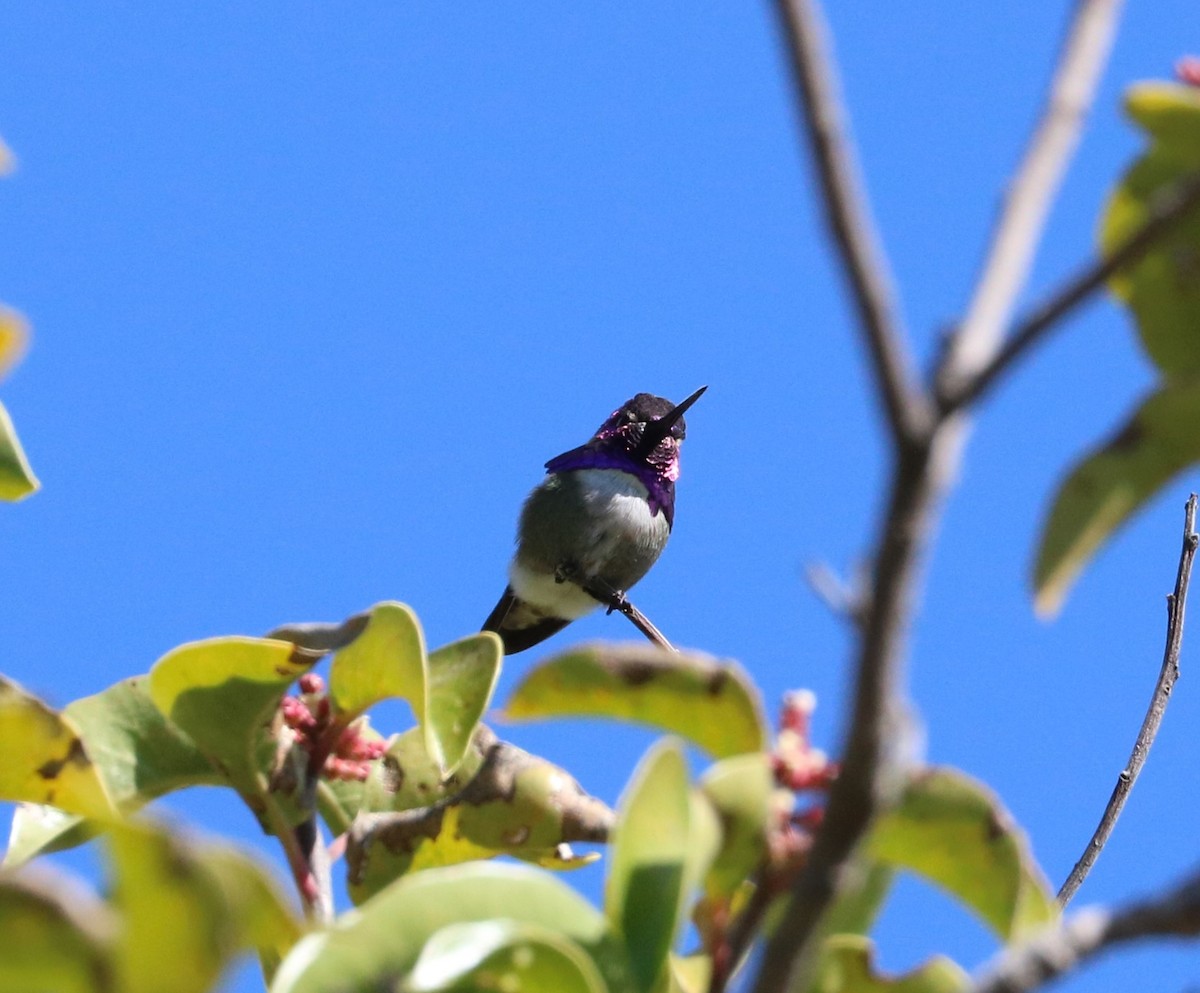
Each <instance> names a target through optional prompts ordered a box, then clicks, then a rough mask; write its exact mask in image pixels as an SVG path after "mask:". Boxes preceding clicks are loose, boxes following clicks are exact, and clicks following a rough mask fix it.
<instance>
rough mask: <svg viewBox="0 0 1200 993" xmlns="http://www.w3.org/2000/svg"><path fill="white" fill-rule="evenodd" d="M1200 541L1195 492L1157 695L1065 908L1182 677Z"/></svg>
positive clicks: (1066, 891)
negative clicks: (1190, 585) (1181, 663)
mask: <svg viewBox="0 0 1200 993" xmlns="http://www.w3.org/2000/svg"><path fill="white" fill-rule="evenodd" d="M1198 543H1200V535H1197V534H1196V494H1195V493H1193V494H1192V495H1191V497H1190V498H1189V499H1188V502H1187V509H1186V510H1185V511H1184V520H1183V550H1182V551H1181V552H1180V553H1179V569H1178V571H1177V572H1176V574H1175V590H1174V592H1173V593H1171V595H1170V596H1168V597H1167V644H1166V647H1165V648H1164V649H1163V661H1162V667H1161V669H1160V670H1159V673H1158V681H1157V682H1156V683H1155V686H1154V694H1153V695H1152V696H1151V698H1150V708H1149V709H1148V710H1147V711H1146V717H1145V718H1144V719H1143V721H1142V726H1141V729H1140V730H1139V731H1138V736H1137V740H1136V741H1135V742H1134V744H1133V752H1132V753H1131V754H1130V756H1129V761H1128V762H1127V763H1126V764H1125V768H1124V769H1122V770H1121V774H1120V776H1118V777H1117V785H1116V786H1115V787H1113V791H1112V796H1111V797H1109V800H1108V804H1107V805H1106V806H1105V808H1104V814H1103V815H1102V816H1101V818H1100V823H1099V824H1098V825H1097V827H1096V830H1095V832H1094V833H1093V834H1092V839H1091V841H1089V842H1088V846H1087V848H1085V849H1084V852H1083V854H1082V855H1081V856H1080V857H1079V861H1078V862H1076V863H1075V867H1074V868H1073V869H1072V870H1071V873H1070V875H1069V876H1067V879H1066V882H1064V883H1063V884H1062V889H1060V890H1059V891H1058V903H1059V906H1062V907H1065V906H1066V905H1067V904H1068V903H1070V901H1071V898H1072V897H1073V896H1074V895H1075V893H1076V891H1077V890H1078V889H1079V887H1080V886H1081V885H1082V884H1083V881H1084V879H1086V878H1087V875H1088V873H1089V872H1091V870H1092V866H1093V865H1095V864H1096V859H1097V858H1099V857H1100V852H1101V850H1102V849H1103V848H1104V846H1105V844H1106V843H1107V842H1108V838H1109V836H1110V835H1111V834H1112V831H1113V828H1114V827H1116V825H1117V818H1118V817H1120V816H1121V811H1122V810H1123V809H1124V807H1125V801H1126V800H1128V799H1129V794H1130V792H1131V791H1132V790H1133V784H1134V783H1135V782H1137V778H1138V775H1139V774H1140V773H1141V771H1142V766H1144V765H1145V764H1146V758H1147V757H1148V756H1149V754H1150V746H1151V745H1153V744H1154V739H1155V737H1156V736H1157V735H1158V729H1159V727H1160V726H1161V725H1162V719H1163V715H1164V714H1165V713H1166V711H1167V702H1168V701H1169V700H1170V698H1171V689H1172V688H1173V687H1174V685H1175V680H1176V679H1178V678H1179V651H1180V649H1181V648H1182V647H1183V620H1184V614H1185V613H1186V611H1187V593H1188V582H1189V580H1190V579H1191V576H1192V561H1193V559H1195V557H1196V546H1197V544H1198Z"/></svg>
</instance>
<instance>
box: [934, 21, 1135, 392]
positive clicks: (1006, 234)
mask: <svg viewBox="0 0 1200 993" xmlns="http://www.w3.org/2000/svg"><path fill="white" fill-rule="evenodd" d="M1121 7H1122V0H1077V2H1076V6H1075V13H1074V16H1073V17H1072V20H1071V25H1070V27H1069V29H1068V31H1067V36H1066V40H1065V42H1064V44H1063V47H1062V50H1061V52H1060V54H1059V58H1058V63H1057V68H1056V70H1055V73H1054V78H1053V80H1052V81H1051V84H1050V91H1049V94H1048V95H1047V98H1046V103H1045V108H1044V110H1043V112H1042V117H1041V120H1040V121H1039V123H1038V126H1037V128H1036V129H1035V131H1034V133H1033V135H1032V137H1031V139H1030V142H1029V147H1028V149H1027V150H1026V152H1025V157H1024V159H1023V160H1022V162H1021V165H1020V167H1019V168H1018V170H1017V173H1016V176H1015V177H1014V179H1013V182H1012V184H1011V186H1010V187H1009V191H1008V194H1007V196H1006V197H1005V200H1004V205H1003V207H1002V208H1001V211H1000V215H999V217H998V219H997V222H996V227H995V230H994V231H993V234H992V241H991V247H990V249H989V251H988V253H987V257H986V259H985V261H984V265H983V270H982V273H981V275H980V277H979V281H978V283H977V284H976V287H975V293H974V296H973V297H972V299H971V304H970V306H969V307H968V309H967V316H966V318H965V319H964V321H963V323H962V326H961V328H960V330H959V332H958V333H957V334H956V335H955V336H954V338H953V339H952V341H951V343H950V348H949V351H948V352H947V355H946V358H945V360H944V362H943V364H942V368H941V369H940V370H939V374H938V378H939V381H940V384H941V388H940V389H939V392H941V393H942V394H943V395H954V394H955V393H956V392H957V390H958V389H959V388H960V384H962V383H965V382H967V381H968V380H970V379H971V378H972V377H974V376H976V375H977V374H978V373H979V371H980V370H981V369H983V368H985V367H986V366H987V365H988V363H989V362H991V361H992V358H993V356H994V355H995V354H996V352H997V350H998V349H999V347H1000V341H1001V337H1002V335H1003V332H1004V330H1005V328H1006V327H1007V326H1008V324H1009V322H1010V321H1011V320H1012V312H1013V309H1014V308H1015V306H1016V302H1017V297H1018V296H1019V295H1020V293H1021V290H1022V288H1023V286H1024V285H1025V280H1026V278H1027V277H1028V275H1029V269H1030V267H1031V266H1032V264H1033V258H1034V254H1035V252H1036V250H1037V246H1038V244H1039V243H1040V241H1041V239H1042V231H1043V229H1044V227H1045V223H1046V217H1047V215H1048V214H1049V212H1050V207H1051V205H1052V203H1053V200H1054V196H1055V194H1056V193H1057V192H1058V187H1059V184H1060V182H1061V181H1062V177H1063V174H1064V173H1065V172H1066V169H1067V165H1068V163H1069V162H1070V159H1071V156H1072V154H1073V152H1074V150H1075V146H1076V145H1077V144H1078V141H1079V134H1080V131H1081V130H1082V128H1083V121H1084V118H1085V116H1086V115H1087V111H1088V108H1089V107H1090V106H1091V102H1092V96H1093V94H1094V92H1095V89H1096V85H1097V83H1098V82H1099V79H1100V74H1101V71H1102V70H1103V68H1104V64H1105V62H1106V61H1107V59H1108V52H1109V48H1110V47H1111V44H1112V38H1113V34H1114V33H1115V31H1116V25H1117V20H1118V18H1119V15H1120V12H1121Z"/></svg>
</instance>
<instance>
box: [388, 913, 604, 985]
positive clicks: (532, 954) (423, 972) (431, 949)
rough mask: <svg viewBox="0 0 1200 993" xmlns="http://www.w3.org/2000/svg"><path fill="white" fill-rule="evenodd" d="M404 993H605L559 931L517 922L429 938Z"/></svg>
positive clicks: (453, 929) (447, 930)
mask: <svg viewBox="0 0 1200 993" xmlns="http://www.w3.org/2000/svg"><path fill="white" fill-rule="evenodd" d="M403 989H404V990H405V993H450V991H463V993H466V991H470V990H503V991H504V993H551V991H553V993H606V987H605V985H604V978H603V977H602V976H601V975H600V971H599V970H598V969H597V968H596V966H595V964H594V963H593V962H592V960H591V958H590V957H589V956H588V954H587V953H586V952H585V951H584V950H583V949H582V948H580V947H579V946H578V945H576V944H575V943H574V942H573V941H570V940H569V939H567V938H563V937H562V936H561V935H560V934H558V932H557V931H554V930H551V929H550V928H546V927H539V926H537V925H535V924H519V923H517V922H516V921H481V922H479V923H474V924H451V925H449V926H448V927H444V928H442V930H441V931H439V932H437V934H435V935H433V937H431V938H430V939H429V941H428V942H427V943H426V945H425V948H424V949H423V950H422V952H421V955H420V958H418V959H417V964H416V966H415V967H414V968H413V971H412V972H411V973H409V975H408V977H407V978H406V979H405V981H404V983H403Z"/></svg>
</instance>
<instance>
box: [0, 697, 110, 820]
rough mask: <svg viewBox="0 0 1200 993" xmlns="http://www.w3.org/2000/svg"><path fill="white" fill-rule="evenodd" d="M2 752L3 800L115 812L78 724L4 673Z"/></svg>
mask: <svg viewBox="0 0 1200 993" xmlns="http://www.w3.org/2000/svg"><path fill="white" fill-rule="evenodd" d="M0 755H2V756H4V761H3V762H0V800H13V801H16V802H18V803H38V804H49V805H51V806H54V807H58V808H60V809H61V810H65V811H67V812H68V813H72V814H80V815H82V816H84V817H95V818H99V819H101V820H108V819H110V818H112V817H113V816H114V815H115V811H114V809H113V805H112V802H111V801H110V800H109V798H108V796H107V795H106V794H105V792H104V786H103V784H102V783H101V781H100V777H99V775H97V773H96V767H95V766H94V765H93V764H92V760H91V758H90V757H89V756H88V752H87V749H86V747H85V746H84V743H83V740H82V738H81V737H80V734H79V730H78V728H77V727H76V726H75V725H74V723H72V722H71V721H70V720H69V719H68V718H66V717H64V716H63V715H61V714H59V713H57V712H55V711H54V710H52V709H51V708H50V707H48V706H47V705H46V704H44V703H43V702H42V701H41V700H39V699H37V697H34V696H32V695H30V694H29V693H26V692H25V691H24V690H22V689H21V688H20V687H19V686H17V685H16V684H15V683H11V682H9V681H8V680H6V679H4V678H3V677H0Z"/></svg>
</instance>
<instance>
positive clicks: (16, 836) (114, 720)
mask: <svg viewBox="0 0 1200 993" xmlns="http://www.w3.org/2000/svg"><path fill="white" fill-rule="evenodd" d="M63 716H64V717H66V718H67V719H68V720H70V721H72V722H74V724H75V726H76V727H77V728H78V729H79V734H80V737H81V738H82V739H83V743H84V746H85V747H86V748H87V753H88V756H89V757H90V758H91V759H92V762H93V763H94V764H95V767H96V771H97V772H98V773H99V774H100V778H101V780H102V781H103V782H104V786H105V789H106V791H107V792H108V795H109V797H110V798H111V799H112V801H113V802H114V803H115V804H116V805H117V807H118V809H120V810H121V812H122V813H125V814H129V813H132V812H133V811H135V810H137V809H138V808H139V807H141V806H142V805H143V804H145V803H147V802H149V801H150V800H153V799H154V798H155V797H159V796H162V795H163V794H164V793H167V792H170V791H171V790H175V789H180V788H181V787H184V786H200V785H216V784H219V783H223V782H224V779H223V778H222V777H221V776H220V775H219V774H218V773H217V771H216V769H214V768H213V765H212V763H211V762H209V761H208V759H206V758H205V757H204V756H203V755H202V754H201V753H200V751H199V750H198V749H197V748H196V746H195V745H194V744H192V742H191V740H190V739H189V738H188V737H187V736H186V735H185V734H183V732H182V731H180V730H179V728H177V727H175V725H173V724H172V723H171V722H170V721H168V720H167V719H166V718H165V717H163V715H162V712H161V711H160V710H159V709H158V708H157V707H156V706H155V705H154V702H153V701H152V700H151V699H150V695H149V692H148V690H147V677H145V676H134V677H133V678H132V679H125V680H122V681H121V682H119V683H116V684H115V685H113V686H110V687H109V688H108V689H106V690H104V691H102V692H100V693H96V694H94V695H93V696H89V697H84V698H83V699H81V700H76V701H74V702H73V703H70V704H68V705H67V707H66V708H65V709H64V710H63ZM93 833H94V831H93V830H92V829H91V828H89V827H86V826H84V824H83V820H82V818H80V817H75V816H72V815H67V814H64V813H62V812H61V811H57V810H55V809H54V808H52V807H39V806H35V805H30V804H25V805H22V806H20V807H18V808H17V812H16V814H15V815H14V817H13V830H12V839H11V841H10V843H9V850H8V852H7V853H6V855H5V864H6V865H19V864H20V863H22V862H24V861H27V860H28V859H30V858H32V857H33V856H34V855H37V854H38V853H40V852H44V851H59V850H61V849H63V848H69V847H71V846H72V845H77V844H82V843H83V842H84V841H87V839H88V838H89V837H91V836H92V834H93Z"/></svg>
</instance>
